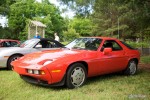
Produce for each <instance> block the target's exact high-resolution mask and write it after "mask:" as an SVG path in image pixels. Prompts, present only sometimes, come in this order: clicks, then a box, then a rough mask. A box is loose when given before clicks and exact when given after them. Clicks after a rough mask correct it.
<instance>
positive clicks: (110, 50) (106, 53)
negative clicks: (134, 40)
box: [103, 48, 112, 55]
mask: <svg viewBox="0 0 150 100" xmlns="http://www.w3.org/2000/svg"><path fill="white" fill-rule="evenodd" d="M111 52H112V48H104V51H103V54H104V55H108V54H109V53H111Z"/></svg>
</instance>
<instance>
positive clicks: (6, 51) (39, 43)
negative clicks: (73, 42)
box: [0, 38, 64, 70]
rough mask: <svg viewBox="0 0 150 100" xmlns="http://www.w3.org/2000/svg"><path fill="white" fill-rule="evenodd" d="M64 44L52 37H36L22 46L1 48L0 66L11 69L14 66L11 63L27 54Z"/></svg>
mask: <svg viewBox="0 0 150 100" xmlns="http://www.w3.org/2000/svg"><path fill="white" fill-rule="evenodd" d="M63 46H64V45H63V44H61V43H59V42H58V41H55V40H52V39H46V38H41V39H37V38H34V39H30V40H27V41H25V42H23V43H22V44H21V45H20V47H7V48H0V68H7V69H9V70H11V69H12V66H11V65H10V63H11V62H12V61H14V60H15V59H17V58H19V57H21V56H24V55H25V54H28V53H31V52H36V51H41V50H50V49H56V48H60V47H63Z"/></svg>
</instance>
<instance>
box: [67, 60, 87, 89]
mask: <svg viewBox="0 0 150 100" xmlns="http://www.w3.org/2000/svg"><path fill="white" fill-rule="evenodd" d="M86 79H87V70H86V68H85V66H84V65H83V64H81V63H75V64H73V65H71V66H70V68H69V69H68V71H67V76H66V85H67V87H68V88H70V89H73V88H77V87H80V86H82V85H83V84H84V83H85V81H86Z"/></svg>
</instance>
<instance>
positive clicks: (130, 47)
mask: <svg viewBox="0 0 150 100" xmlns="http://www.w3.org/2000/svg"><path fill="white" fill-rule="evenodd" d="M120 42H121V43H122V44H124V45H125V46H126V47H127V48H129V49H134V50H135V49H136V48H133V47H132V46H130V45H129V44H127V43H125V42H123V41H120Z"/></svg>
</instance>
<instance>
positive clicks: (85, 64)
mask: <svg viewBox="0 0 150 100" xmlns="http://www.w3.org/2000/svg"><path fill="white" fill-rule="evenodd" d="M75 63H81V64H83V65H84V66H85V68H86V71H87V73H88V64H87V62H85V61H76V62H73V63H71V64H69V66H68V68H67V70H66V73H67V71H68V70H69V68H70V67H71V66H72V65H73V64H75Z"/></svg>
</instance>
